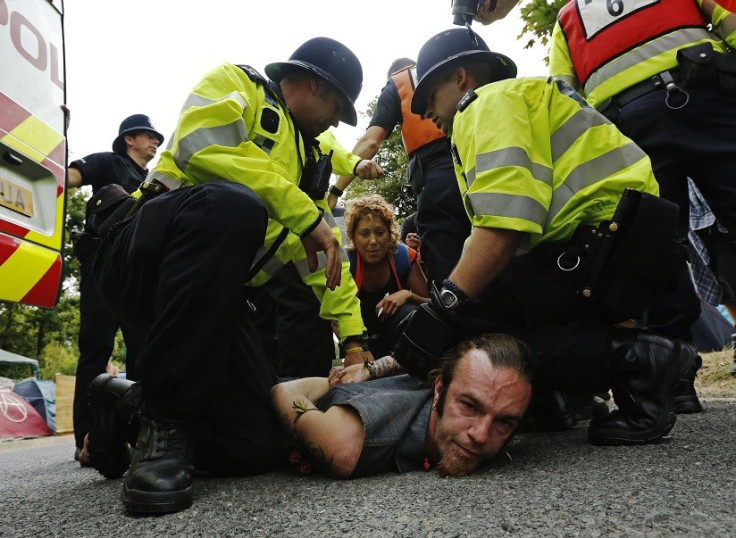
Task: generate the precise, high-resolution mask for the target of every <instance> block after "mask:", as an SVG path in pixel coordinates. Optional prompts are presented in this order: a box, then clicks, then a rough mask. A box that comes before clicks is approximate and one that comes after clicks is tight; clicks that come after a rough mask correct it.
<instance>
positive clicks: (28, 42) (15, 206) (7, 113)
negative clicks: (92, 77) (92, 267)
mask: <svg viewBox="0 0 736 538" xmlns="http://www.w3.org/2000/svg"><path fill="white" fill-rule="evenodd" d="M64 78H65V74H64V33H63V3H62V0H0V300H4V301H13V302H18V303H24V304H28V305H35V306H41V307H47V308H52V307H53V306H54V305H55V304H56V302H57V300H58V298H59V291H60V288H61V279H62V257H61V249H62V244H63V236H64V216H65V209H66V206H65V188H66V181H65V174H66V161H67V147H66V121H65V114H64V110H63V108H62V105H64V103H65V102H66V94H65V84H64Z"/></svg>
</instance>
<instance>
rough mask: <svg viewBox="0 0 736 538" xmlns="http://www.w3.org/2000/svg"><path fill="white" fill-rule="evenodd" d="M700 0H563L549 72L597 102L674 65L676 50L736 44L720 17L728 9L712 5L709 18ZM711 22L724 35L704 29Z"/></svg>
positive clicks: (597, 104)
mask: <svg viewBox="0 0 736 538" xmlns="http://www.w3.org/2000/svg"><path fill="white" fill-rule="evenodd" d="M701 4H702V0H662V1H661V2H660V1H655V0H634V1H631V2H619V1H614V2H589V3H588V2H586V3H585V4H584V5H580V3H579V2H575V1H571V2H569V3H567V4H566V5H565V6H564V7H563V8H562V9H561V10H560V12H559V13H558V16H557V22H556V24H555V27H554V30H553V31H552V43H551V46H550V53H549V70H550V74H551V75H552V76H554V77H558V78H560V79H562V80H564V81H565V82H567V83H568V84H569V85H571V86H572V87H573V88H575V89H577V90H579V91H581V93H582V94H583V96H584V97H585V98H586V99H587V100H588V102H589V103H590V104H591V105H593V106H595V107H597V108H602V107H604V106H606V105H607V104H608V102H609V101H608V100H609V99H610V98H611V97H613V96H614V95H616V94H618V93H620V92H622V91H623V90H625V89H626V88H629V87H631V86H633V85H634V84H637V83H638V82H641V81H644V80H648V79H649V78H651V77H652V76H654V75H656V74H658V73H662V72H664V71H667V70H669V69H672V68H674V67H676V66H677V51H678V50H679V49H682V48H686V47H688V46H691V45H697V44H699V43H706V42H710V43H712V44H713V48H714V49H715V50H716V51H719V52H723V51H725V50H726V49H727V47H728V45H731V46H734V45H736V31H734V32H731V33H726V31H724V30H723V29H722V28H721V23H722V22H723V21H724V19H725V18H726V17H727V16H728V15H729V14H731V12H729V11H726V10H725V9H723V8H722V7H721V6H718V5H716V6H715V9H714V11H713V17H712V20H708V19H707V17H706V15H705V14H704V13H703V12H702V11H701V9H700V6H701ZM709 22H710V23H712V24H713V29H714V31H716V32H719V33H720V35H721V37H722V38H723V39H718V38H717V37H716V36H715V35H714V34H712V33H710V32H709V31H708V28H707V27H706V25H707V24H708V23H709Z"/></svg>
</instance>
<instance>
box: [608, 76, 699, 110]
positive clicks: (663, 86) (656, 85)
mask: <svg viewBox="0 0 736 538" xmlns="http://www.w3.org/2000/svg"><path fill="white" fill-rule="evenodd" d="M681 80H682V73H681V72H680V70H679V69H670V70H669V71H663V72H661V73H659V74H657V75H654V76H653V77H651V78H650V79H648V80H643V81H642V82H639V83H637V84H634V85H633V86H631V87H629V88H627V89H625V90H624V91H622V92H619V93H618V94H616V95H615V96H614V97H613V98H612V99H611V103H612V104H614V105H616V106H617V107H618V108H623V107H624V106H626V105H628V104H629V103H630V102H632V101H633V100H635V99H638V98H639V97H643V96H645V95H647V94H648V93H652V92H653V91H657V90H666V91H667V96H666V97H665V104H666V105H667V106H668V107H669V108H670V109H672V110H678V109H680V108H683V107H685V106H686V105H687V104H688V103H689V102H690V94H688V93H687V92H686V91H685V90H683V89H682V88H680V87H679V86H678V85H677V83H678V82H680V81H681ZM675 93H682V94H683V95H684V96H685V102H684V103H682V104H681V105H676V106H675V105H673V104H672V103H671V102H670V98H671V97H672V96H673V95H674V94H675Z"/></svg>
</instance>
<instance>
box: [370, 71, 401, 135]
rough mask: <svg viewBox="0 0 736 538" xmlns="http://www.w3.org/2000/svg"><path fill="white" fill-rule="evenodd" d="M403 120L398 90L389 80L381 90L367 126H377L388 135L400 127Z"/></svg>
mask: <svg viewBox="0 0 736 538" xmlns="http://www.w3.org/2000/svg"><path fill="white" fill-rule="evenodd" d="M403 120H404V116H403V115H402V113H401V97H399V90H398V89H397V88H396V84H395V83H394V80H393V79H391V78H390V79H388V82H386V85H385V86H384V87H383V89H382V90H381V95H379V96H378V101H377V102H376V111H375V112H374V113H373V117H372V118H371V122H370V124H369V125H368V126H369V127H373V126H374V125H377V126H378V127H382V128H384V129H386V130H387V131H388V132H389V133H390V132H391V131H393V130H394V127H396V126H397V125H401V122H402V121H403Z"/></svg>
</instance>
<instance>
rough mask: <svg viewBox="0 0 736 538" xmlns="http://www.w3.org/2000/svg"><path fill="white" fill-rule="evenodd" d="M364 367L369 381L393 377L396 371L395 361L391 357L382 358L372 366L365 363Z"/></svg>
mask: <svg viewBox="0 0 736 538" xmlns="http://www.w3.org/2000/svg"><path fill="white" fill-rule="evenodd" d="M365 367H366V368H368V375H369V377H370V378H371V379H378V378H379V377H388V376H390V375H393V374H394V372H395V371H396V361H395V360H394V359H393V357H382V358H380V359H378V360H377V361H375V362H374V363H373V364H369V363H367V362H366V364H365Z"/></svg>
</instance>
